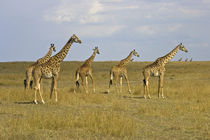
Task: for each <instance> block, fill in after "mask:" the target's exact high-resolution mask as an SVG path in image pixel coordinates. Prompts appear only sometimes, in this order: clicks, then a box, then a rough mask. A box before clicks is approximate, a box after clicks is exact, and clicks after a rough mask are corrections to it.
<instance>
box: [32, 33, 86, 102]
mask: <svg viewBox="0 0 210 140" xmlns="http://www.w3.org/2000/svg"><path fill="white" fill-rule="evenodd" d="M73 42H75V43H80V44H81V43H82V42H81V40H80V39H79V38H78V37H77V36H76V35H75V34H73V36H71V38H70V39H69V40H68V42H67V43H66V44H65V45H64V47H63V48H62V49H61V50H60V51H59V52H58V53H57V54H56V55H54V56H52V57H51V58H50V59H49V60H48V61H47V62H46V63H44V64H41V65H38V66H36V67H35V68H34V72H33V77H34V83H35V85H34V102H35V103H36V104H38V102H37V98H36V93H37V91H39V94H40V97H41V100H42V103H43V104H44V103H45V102H44V100H43V98H42V92H41V90H40V87H41V83H42V82H41V81H42V78H45V79H48V78H50V79H52V83H51V92H50V98H52V93H53V92H54V93H55V101H56V102H57V101H58V99H57V80H58V75H59V72H60V64H61V62H62V61H63V60H64V58H65V57H66V55H67V54H68V51H69V49H70V47H71V45H72V43H73Z"/></svg>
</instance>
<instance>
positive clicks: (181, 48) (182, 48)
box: [178, 43, 188, 52]
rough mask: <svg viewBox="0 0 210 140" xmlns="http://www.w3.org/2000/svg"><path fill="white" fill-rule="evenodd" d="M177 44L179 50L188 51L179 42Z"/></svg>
mask: <svg viewBox="0 0 210 140" xmlns="http://www.w3.org/2000/svg"><path fill="white" fill-rule="evenodd" d="M178 46H179V50H181V51H184V52H188V50H187V49H186V48H185V47H184V45H183V44H182V43H180V44H179V45H178Z"/></svg>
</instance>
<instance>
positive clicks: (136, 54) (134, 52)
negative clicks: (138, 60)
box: [132, 49, 139, 57]
mask: <svg viewBox="0 0 210 140" xmlns="http://www.w3.org/2000/svg"><path fill="white" fill-rule="evenodd" d="M132 53H133V55H134V56H137V57H139V54H138V53H137V52H136V50H135V49H134V50H133V51H132Z"/></svg>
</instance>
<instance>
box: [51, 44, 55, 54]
mask: <svg viewBox="0 0 210 140" xmlns="http://www.w3.org/2000/svg"><path fill="white" fill-rule="evenodd" d="M50 50H52V51H54V52H56V49H55V46H54V44H50Z"/></svg>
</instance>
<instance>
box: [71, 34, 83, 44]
mask: <svg viewBox="0 0 210 140" xmlns="http://www.w3.org/2000/svg"><path fill="white" fill-rule="evenodd" d="M71 39H73V42H75V43H80V44H81V43H82V41H81V40H80V39H79V38H78V37H77V36H76V35H75V34H73V36H72V37H71Z"/></svg>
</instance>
